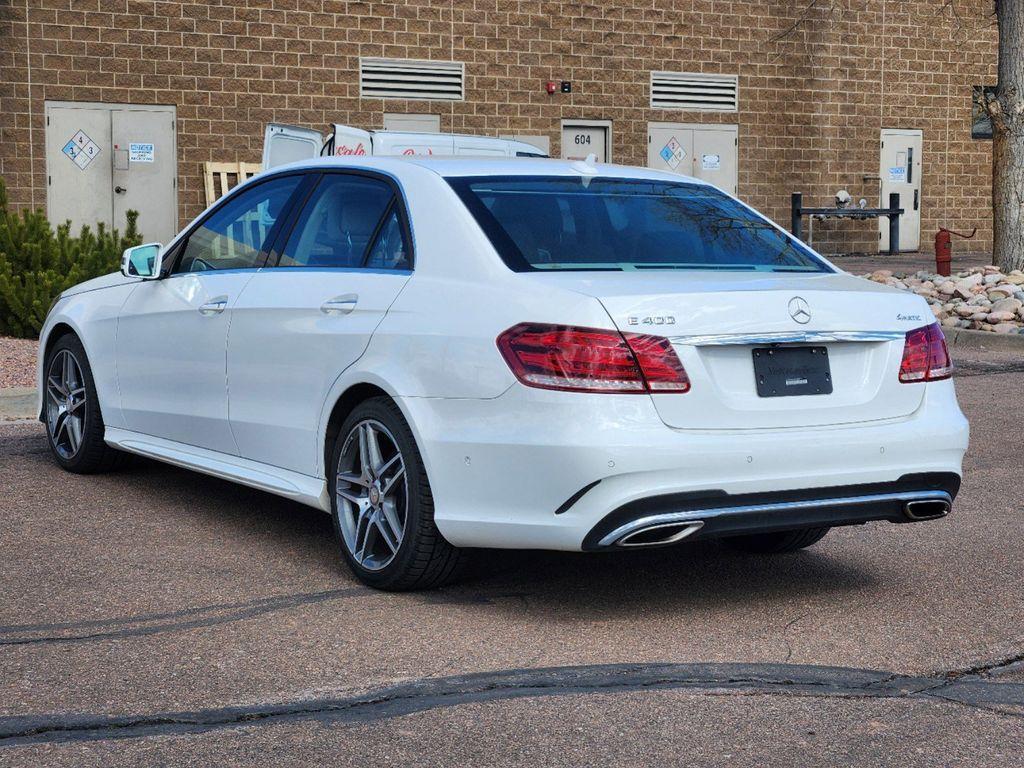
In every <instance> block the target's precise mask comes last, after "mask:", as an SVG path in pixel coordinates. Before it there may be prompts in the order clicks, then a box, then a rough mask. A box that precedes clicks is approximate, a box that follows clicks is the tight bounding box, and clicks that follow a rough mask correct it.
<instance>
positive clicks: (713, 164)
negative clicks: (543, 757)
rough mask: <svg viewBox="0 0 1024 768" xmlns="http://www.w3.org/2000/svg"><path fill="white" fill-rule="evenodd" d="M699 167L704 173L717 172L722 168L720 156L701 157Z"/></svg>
mask: <svg viewBox="0 0 1024 768" xmlns="http://www.w3.org/2000/svg"><path fill="white" fill-rule="evenodd" d="M700 167H701V169H702V170H705V171H717V170H720V169H721V167H722V156H721V155H701V156H700Z"/></svg>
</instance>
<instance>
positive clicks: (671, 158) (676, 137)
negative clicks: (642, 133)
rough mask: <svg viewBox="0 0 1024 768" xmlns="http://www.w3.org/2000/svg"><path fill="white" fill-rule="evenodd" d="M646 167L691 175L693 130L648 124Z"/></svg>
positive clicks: (675, 125) (663, 124) (679, 126)
mask: <svg viewBox="0 0 1024 768" xmlns="http://www.w3.org/2000/svg"><path fill="white" fill-rule="evenodd" d="M647 167H648V168H656V169H657V170H659V171H671V172H672V173H682V174H685V175H687V176H690V175H692V172H693V128H692V127H690V126H686V125H678V124H670V123H648V125H647Z"/></svg>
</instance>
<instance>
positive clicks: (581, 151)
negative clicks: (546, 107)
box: [562, 121, 611, 163]
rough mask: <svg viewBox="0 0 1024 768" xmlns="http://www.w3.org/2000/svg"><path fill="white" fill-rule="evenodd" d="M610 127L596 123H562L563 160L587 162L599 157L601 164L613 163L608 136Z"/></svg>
mask: <svg viewBox="0 0 1024 768" xmlns="http://www.w3.org/2000/svg"><path fill="white" fill-rule="evenodd" d="M609 133H610V126H609V125H608V124H606V123H603V122H596V121H580V122H571V121H565V122H563V123H562V159H563V160H586V158H587V155H590V154H594V155H597V161H598V162H599V163H609V162H611V155H610V154H609V143H610V142H609V141H608V134H609Z"/></svg>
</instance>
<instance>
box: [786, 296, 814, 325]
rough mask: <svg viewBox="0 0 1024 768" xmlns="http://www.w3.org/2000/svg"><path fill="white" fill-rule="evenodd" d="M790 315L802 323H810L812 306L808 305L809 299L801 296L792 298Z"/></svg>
mask: <svg viewBox="0 0 1024 768" xmlns="http://www.w3.org/2000/svg"><path fill="white" fill-rule="evenodd" d="M789 316H790V317H792V318H793V319H794V320H796V321H797V322H798V323H800V324H801V325H805V324H807V323H809V322H810V320H811V308H810V307H809V306H808V305H807V301H806V300H805V299H803V298H801V297H800V296H794V297H793V298H792V299H790V300H789Z"/></svg>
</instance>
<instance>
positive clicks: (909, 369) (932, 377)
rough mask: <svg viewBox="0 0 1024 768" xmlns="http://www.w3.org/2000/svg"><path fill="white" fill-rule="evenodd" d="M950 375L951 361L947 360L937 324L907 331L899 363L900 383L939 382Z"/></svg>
mask: <svg viewBox="0 0 1024 768" xmlns="http://www.w3.org/2000/svg"><path fill="white" fill-rule="evenodd" d="M952 375H953V361H952V360H950V359H949V350H948V349H947V348H946V337H945V336H943V335H942V328H941V326H939V324H938V323H932V324H931V325H926V326H924V327H922V328H915V329H914V330H912V331H907V335H906V339H905V341H904V342H903V362H901V363H900V381H901V382H902V383H904V384H914V383H917V382H921V381H939V380H941V379H948V378H949V377H950V376H952Z"/></svg>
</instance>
